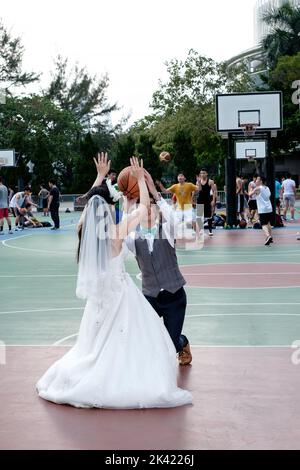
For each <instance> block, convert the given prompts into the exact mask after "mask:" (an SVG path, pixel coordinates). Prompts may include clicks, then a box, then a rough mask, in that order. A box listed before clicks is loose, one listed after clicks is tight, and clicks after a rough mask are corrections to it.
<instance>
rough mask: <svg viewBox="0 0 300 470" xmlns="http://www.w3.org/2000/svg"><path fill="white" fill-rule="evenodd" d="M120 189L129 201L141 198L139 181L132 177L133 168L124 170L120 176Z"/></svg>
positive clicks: (128, 167)
mask: <svg viewBox="0 0 300 470" xmlns="http://www.w3.org/2000/svg"><path fill="white" fill-rule="evenodd" d="M118 189H119V191H121V192H122V193H123V195H124V196H127V197H128V199H135V198H138V197H140V191H139V186H138V182H137V179H136V178H135V177H134V176H132V175H131V167H130V166H127V167H126V168H124V169H123V170H122V171H121V173H120V174H119V176H118Z"/></svg>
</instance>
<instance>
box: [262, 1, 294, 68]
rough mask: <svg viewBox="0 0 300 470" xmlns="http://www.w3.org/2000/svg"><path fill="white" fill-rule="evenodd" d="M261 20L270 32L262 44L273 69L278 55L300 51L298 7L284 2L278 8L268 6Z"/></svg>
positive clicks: (269, 64) (290, 54)
mask: <svg viewBox="0 0 300 470" xmlns="http://www.w3.org/2000/svg"><path fill="white" fill-rule="evenodd" d="M263 21H264V22H265V23H266V24H267V25H268V26H269V27H270V33H269V34H268V35H267V36H266V37H265V38H264V39H263V42H262V45H263V48H264V50H265V51H266V54H267V61H268V66H269V67H270V68H271V69H273V68H274V67H275V66H276V63H277V60H278V58H279V57H280V56H284V55H289V56H292V55H295V54H297V53H298V52H300V7H299V6H293V5H291V4H290V3H289V2H286V3H284V4H283V5H281V6H280V7H278V8H270V9H269V10H268V11H267V12H265V13H264V14H263Z"/></svg>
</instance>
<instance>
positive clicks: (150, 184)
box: [145, 170, 159, 200]
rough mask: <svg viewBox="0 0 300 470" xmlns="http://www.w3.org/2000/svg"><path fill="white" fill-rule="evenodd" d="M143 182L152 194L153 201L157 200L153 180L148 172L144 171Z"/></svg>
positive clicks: (157, 196) (157, 195)
mask: <svg viewBox="0 0 300 470" xmlns="http://www.w3.org/2000/svg"><path fill="white" fill-rule="evenodd" d="M145 181H146V184H147V187H148V191H149V193H150V194H152V196H153V197H154V199H155V200H156V199H159V194H158V192H157V189H156V187H155V184H154V181H153V178H152V176H151V175H150V173H148V171H146V170H145Z"/></svg>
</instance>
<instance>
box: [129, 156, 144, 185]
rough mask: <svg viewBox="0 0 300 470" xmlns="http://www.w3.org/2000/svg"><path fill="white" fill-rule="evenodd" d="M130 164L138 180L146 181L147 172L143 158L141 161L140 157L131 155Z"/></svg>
mask: <svg viewBox="0 0 300 470" xmlns="http://www.w3.org/2000/svg"><path fill="white" fill-rule="evenodd" d="M130 166H131V174H132V176H134V177H135V178H136V179H137V180H138V181H144V180H145V173H144V163H143V159H141V161H140V162H139V159H138V158H137V157H131V158H130Z"/></svg>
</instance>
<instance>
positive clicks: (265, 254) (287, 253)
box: [177, 248, 300, 263]
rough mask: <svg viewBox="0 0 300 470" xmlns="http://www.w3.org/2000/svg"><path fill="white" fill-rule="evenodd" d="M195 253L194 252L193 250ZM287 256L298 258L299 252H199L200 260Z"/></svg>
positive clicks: (187, 251)
mask: <svg viewBox="0 0 300 470" xmlns="http://www.w3.org/2000/svg"><path fill="white" fill-rule="evenodd" d="M268 249H269V248H268ZM194 251H196V250H194ZM177 252H178V254H179V250H177ZM190 252H191V251H189V250H186V253H190ZM199 254H200V251H199ZM289 254H292V255H297V256H300V250H290V251H289V250H287V251H276V250H272V249H270V251H269V252H265V253H263V252H255V251H240V252H231V251H222V252H220V251H219V252H217V251H216V252H215V253H211V251H203V250H201V258H202V257H205V256H206V257H207V256H209V257H215V258H216V257H220V256H226V257H228V258H231V257H232V256H259V257H260V258H263V257H264V256H265V257H270V256H272V257H273V256H277V255H285V256H286V255H289ZM244 263H247V261H244Z"/></svg>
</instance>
